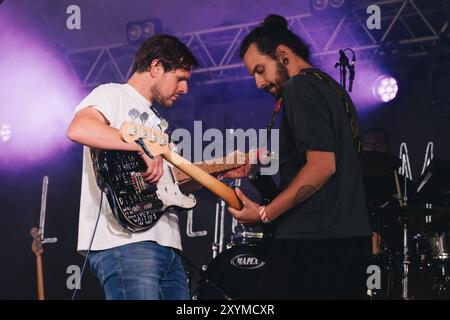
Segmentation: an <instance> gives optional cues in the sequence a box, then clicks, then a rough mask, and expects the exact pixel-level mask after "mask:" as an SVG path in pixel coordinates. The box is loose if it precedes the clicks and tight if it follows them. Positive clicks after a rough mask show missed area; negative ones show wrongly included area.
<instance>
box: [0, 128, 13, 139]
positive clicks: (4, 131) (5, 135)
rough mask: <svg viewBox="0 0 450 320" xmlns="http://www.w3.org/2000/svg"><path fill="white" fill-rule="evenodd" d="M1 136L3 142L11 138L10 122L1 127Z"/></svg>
mask: <svg viewBox="0 0 450 320" xmlns="http://www.w3.org/2000/svg"><path fill="white" fill-rule="evenodd" d="M0 137H1V139H2V141H3V142H6V141H8V140H9V139H10V138H11V127H10V126H9V124H4V125H2V127H1V128H0Z"/></svg>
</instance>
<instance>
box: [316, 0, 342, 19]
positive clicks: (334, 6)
mask: <svg viewBox="0 0 450 320" xmlns="http://www.w3.org/2000/svg"><path fill="white" fill-rule="evenodd" d="M309 6H310V8H311V13H312V14H313V15H316V16H320V17H323V18H339V17H343V16H344V15H345V14H346V13H347V12H348V10H349V9H350V1H346V0H310V2H309Z"/></svg>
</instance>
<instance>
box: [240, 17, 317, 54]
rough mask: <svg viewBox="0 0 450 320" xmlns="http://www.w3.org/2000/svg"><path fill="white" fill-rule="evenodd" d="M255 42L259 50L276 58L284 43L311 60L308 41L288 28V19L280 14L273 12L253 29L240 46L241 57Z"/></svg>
mask: <svg viewBox="0 0 450 320" xmlns="http://www.w3.org/2000/svg"><path fill="white" fill-rule="evenodd" d="M252 43H255V44H256V47H257V48H258V50H259V51H260V52H261V53H262V54H265V55H269V56H271V57H272V58H274V59H275V58H276V54H275V50H276V48H277V47H278V46H279V45H280V44H282V45H285V46H287V47H289V48H290V49H291V50H292V51H294V52H295V54H297V55H298V56H299V57H301V58H302V59H303V60H305V61H309V57H310V52H309V48H308V46H307V45H306V43H305V42H304V41H303V40H302V39H301V38H300V37H299V36H298V35H296V34H295V33H293V32H292V31H291V30H289V28H288V23H287V20H286V19H285V18H284V17H282V16H279V15H276V14H271V15H269V16H267V17H266V18H265V19H264V22H263V23H261V24H260V25H259V26H257V27H256V28H255V29H253V30H252V31H251V32H250V33H249V34H248V35H247V36H246V37H245V38H244V40H243V41H242V43H241V48H240V52H239V53H240V56H241V59H242V58H244V55H245V53H246V52H247V50H248V47H249V46H250V45H251V44H252Z"/></svg>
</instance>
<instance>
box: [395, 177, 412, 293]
mask: <svg viewBox="0 0 450 320" xmlns="http://www.w3.org/2000/svg"><path fill="white" fill-rule="evenodd" d="M394 174H395V186H396V188H397V199H398V201H399V203H400V207H406V204H407V201H408V198H407V196H406V182H407V181H406V179H407V177H406V175H405V189H404V191H405V192H404V195H403V196H402V192H401V189H400V183H399V178H398V174H397V171H394ZM401 219H402V221H401V222H402V224H403V262H402V265H403V277H402V299H403V300H408V299H409V292H408V272H409V263H410V261H409V252H408V221H407V218H406V217H405V216H402V217H401Z"/></svg>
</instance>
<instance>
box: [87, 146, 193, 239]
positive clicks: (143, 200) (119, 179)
mask: <svg viewBox="0 0 450 320" xmlns="http://www.w3.org/2000/svg"><path fill="white" fill-rule="evenodd" d="M91 157H92V162H93V164H94V171H95V173H96V178H97V184H98V186H99V187H100V189H101V190H103V191H104V192H105V194H106V196H107V199H108V203H109V205H110V207H111V210H112V212H113V214H114V216H115V217H116V219H117V221H118V222H119V223H120V224H121V225H122V226H123V227H125V228H126V229H128V230H129V231H131V232H139V231H144V230H147V229H149V228H151V227H152V226H153V225H154V224H155V223H156V222H157V221H158V220H159V218H161V216H162V215H163V214H164V213H166V212H168V211H171V210H173V209H174V210H175V211H177V210H183V209H192V208H193V207H194V206H195V205H196V199H195V197H194V196H193V195H189V196H186V195H184V194H183V193H182V192H181V191H180V189H179V187H178V183H177V182H176V180H175V178H174V176H173V174H172V165H171V164H170V163H168V162H167V161H164V165H163V168H164V174H163V176H162V177H161V178H160V180H159V181H158V182H157V183H156V184H151V183H147V182H146V181H145V180H144V179H143V178H142V173H144V172H145V171H146V168H147V167H146V165H145V163H144V161H143V160H142V158H141V157H140V156H139V155H138V154H137V152H129V151H105V150H94V149H92V150H91Z"/></svg>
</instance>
